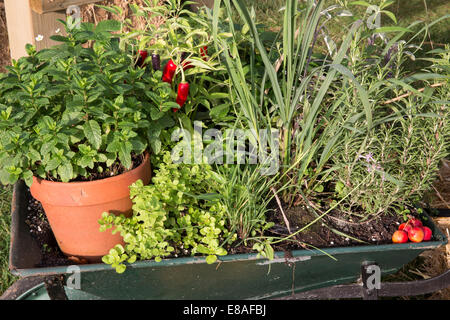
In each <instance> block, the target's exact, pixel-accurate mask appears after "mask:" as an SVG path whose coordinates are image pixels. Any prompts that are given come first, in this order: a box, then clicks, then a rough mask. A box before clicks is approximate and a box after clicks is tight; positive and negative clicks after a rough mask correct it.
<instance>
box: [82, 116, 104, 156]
mask: <svg viewBox="0 0 450 320" xmlns="http://www.w3.org/2000/svg"><path fill="white" fill-rule="evenodd" d="M83 130H84V134H85V135H86V138H87V139H88V141H89V142H90V143H91V144H92V146H93V147H94V148H95V149H99V148H100V145H101V144H102V135H101V134H102V131H101V128H100V125H99V124H98V122H97V121H95V120H89V121H88V122H86V123H85V124H84V126H83Z"/></svg>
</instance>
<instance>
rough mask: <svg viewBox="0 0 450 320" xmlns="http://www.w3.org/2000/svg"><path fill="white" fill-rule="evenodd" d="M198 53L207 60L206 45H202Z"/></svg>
mask: <svg viewBox="0 0 450 320" xmlns="http://www.w3.org/2000/svg"><path fill="white" fill-rule="evenodd" d="M200 55H201V56H202V57H203V60H205V61H206V60H208V58H207V55H208V46H204V47H203V48H200Z"/></svg>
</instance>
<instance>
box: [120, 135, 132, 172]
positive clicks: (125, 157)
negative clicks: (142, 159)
mask: <svg viewBox="0 0 450 320" xmlns="http://www.w3.org/2000/svg"><path fill="white" fill-rule="evenodd" d="M131 151H133V145H132V144H131V142H129V141H125V142H124V143H121V144H120V145H119V152H118V155H119V160H120V162H121V163H122V165H123V166H124V167H125V168H127V169H130V168H131V165H132V164H133V163H132V162H131Z"/></svg>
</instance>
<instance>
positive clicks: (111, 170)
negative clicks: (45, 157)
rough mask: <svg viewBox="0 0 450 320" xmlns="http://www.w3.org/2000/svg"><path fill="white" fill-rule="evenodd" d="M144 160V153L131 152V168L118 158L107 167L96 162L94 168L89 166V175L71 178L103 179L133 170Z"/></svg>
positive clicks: (80, 180) (84, 179) (51, 179)
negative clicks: (126, 166)
mask: <svg viewBox="0 0 450 320" xmlns="http://www.w3.org/2000/svg"><path fill="white" fill-rule="evenodd" d="M143 161H144V154H140V155H135V154H134V153H132V154H131V162H132V165H131V168H130V169H127V168H125V167H124V166H123V165H122V164H121V163H120V161H119V160H116V162H114V163H113V164H112V165H111V166H109V167H106V166H105V165H104V164H98V163H97V164H95V165H94V167H93V168H92V169H90V168H87V170H86V171H87V177H83V176H80V177H77V178H76V179H72V180H70V182H83V181H95V180H101V179H106V178H110V177H114V176H117V175H119V174H122V173H125V172H127V171H130V170H133V169H135V168H137V167H139V165H140V164H141V163H142V162H143ZM46 179H47V180H50V181H59V180H58V179H56V178H54V177H52V176H47V178H46Z"/></svg>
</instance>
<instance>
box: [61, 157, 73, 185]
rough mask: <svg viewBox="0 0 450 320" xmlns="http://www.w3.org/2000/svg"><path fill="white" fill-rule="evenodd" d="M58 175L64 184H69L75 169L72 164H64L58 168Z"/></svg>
mask: <svg viewBox="0 0 450 320" xmlns="http://www.w3.org/2000/svg"><path fill="white" fill-rule="evenodd" d="M58 174H59V176H60V177H61V180H62V181H63V182H69V181H70V180H71V179H72V176H73V167H72V164H71V163H70V162H66V163H64V164H63V165H62V166H59V167H58Z"/></svg>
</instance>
